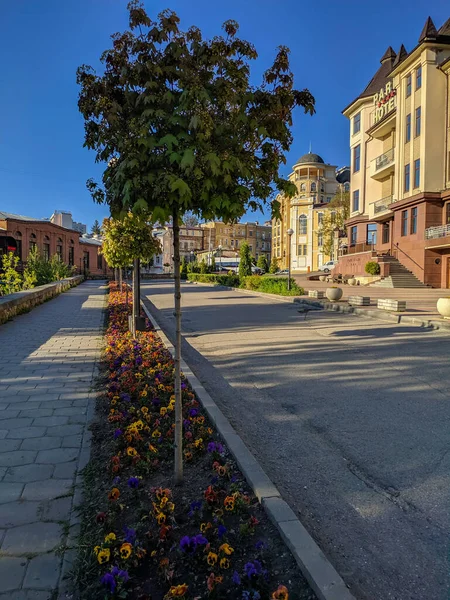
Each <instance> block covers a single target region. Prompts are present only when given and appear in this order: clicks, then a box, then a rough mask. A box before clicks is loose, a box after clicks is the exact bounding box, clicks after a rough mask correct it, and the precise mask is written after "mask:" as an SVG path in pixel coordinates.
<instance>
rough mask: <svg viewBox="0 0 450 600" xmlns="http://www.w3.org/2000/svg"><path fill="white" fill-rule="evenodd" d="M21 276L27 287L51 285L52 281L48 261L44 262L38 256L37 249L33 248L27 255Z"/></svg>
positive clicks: (51, 272)
mask: <svg viewBox="0 0 450 600" xmlns="http://www.w3.org/2000/svg"><path fill="white" fill-rule="evenodd" d="M23 275H24V280H25V282H26V286H27V287H34V285H45V284H46V283H51V282H52V281H53V269H52V265H51V263H50V261H49V260H45V259H44V258H43V257H42V256H41V255H40V254H39V252H38V250H37V248H34V249H33V250H31V251H30V253H29V254H28V258H27V266H26V268H25V270H24V273H23ZM33 282H34V283H33Z"/></svg>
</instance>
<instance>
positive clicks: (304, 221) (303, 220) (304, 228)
mask: <svg viewBox="0 0 450 600" xmlns="http://www.w3.org/2000/svg"><path fill="white" fill-rule="evenodd" d="M307 232H308V217H307V216H306V215H300V216H299V218H298V233H299V234H300V235H306V234H307Z"/></svg>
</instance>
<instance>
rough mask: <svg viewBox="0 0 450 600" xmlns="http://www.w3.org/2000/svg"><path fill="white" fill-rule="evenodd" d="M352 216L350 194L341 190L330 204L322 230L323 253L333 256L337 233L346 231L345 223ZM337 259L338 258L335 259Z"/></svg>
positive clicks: (324, 217)
mask: <svg viewBox="0 0 450 600" xmlns="http://www.w3.org/2000/svg"><path fill="white" fill-rule="evenodd" d="M349 215H350V192H344V191H343V190H339V191H338V192H337V194H336V195H335V196H333V198H332V199H331V202H330V203H329V204H328V206H327V208H326V210H325V213H324V216H323V220H322V226H321V228H320V233H321V234H322V236H323V251H324V253H325V254H327V255H328V256H331V254H332V251H333V247H334V236H335V233H334V232H335V231H336V230H338V231H340V232H341V231H344V230H345V221H346V220H347V219H348V217H349ZM334 258H336V257H334Z"/></svg>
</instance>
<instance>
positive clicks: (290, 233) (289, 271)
mask: <svg viewBox="0 0 450 600" xmlns="http://www.w3.org/2000/svg"><path fill="white" fill-rule="evenodd" d="M286 233H287V234H288V236H289V243H288V284H287V289H288V292H289V291H290V290H291V238H292V234H293V233H294V230H293V229H291V228H289V229H288V230H287V231H286Z"/></svg>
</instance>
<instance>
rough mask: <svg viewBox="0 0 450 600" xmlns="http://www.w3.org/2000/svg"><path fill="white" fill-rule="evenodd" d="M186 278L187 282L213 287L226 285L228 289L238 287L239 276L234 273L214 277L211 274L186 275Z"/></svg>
mask: <svg viewBox="0 0 450 600" xmlns="http://www.w3.org/2000/svg"><path fill="white" fill-rule="evenodd" d="M187 278H188V280H189V281H198V282H199V283H213V284H214V285H226V286H228V287H237V286H238V285H239V276H238V275H237V274H236V273H227V274H226V275H215V274H212V273H188V276H187Z"/></svg>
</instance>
